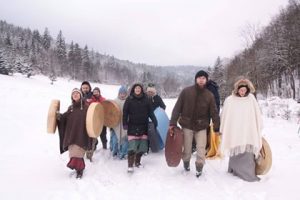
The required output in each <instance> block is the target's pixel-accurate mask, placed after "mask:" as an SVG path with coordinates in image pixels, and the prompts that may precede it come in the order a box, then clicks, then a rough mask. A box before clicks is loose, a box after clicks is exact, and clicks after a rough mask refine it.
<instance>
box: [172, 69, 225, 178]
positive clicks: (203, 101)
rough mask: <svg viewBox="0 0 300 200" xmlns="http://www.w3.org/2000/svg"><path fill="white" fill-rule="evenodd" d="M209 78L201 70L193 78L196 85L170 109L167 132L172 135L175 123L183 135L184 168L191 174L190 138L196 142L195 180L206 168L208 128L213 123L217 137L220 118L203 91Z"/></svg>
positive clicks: (190, 87) (181, 95)
mask: <svg viewBox="0 0 300 200" xmlns="http://www.w3.org/2000/svg"><path fill="white" fill-rule="evenodd" d="M207 79H208V74H207V73H206V72H205V71H203V70H201V71H199V72H197V74H196V75H195V84H194V85H192V86H189V87H186V88H184V89H183V90H182V91H181V93H180V95H179V97H178V99H177V102H176V104H175V106H174V108H173V111H172V116H171V120H170V127H169V130H170V131H169V132H170V133H171V134H172V133H173V129H174V127H176V126H177V121H178V120H179V124H180V125H181V127H182V131H183V141H184V149H183V156H182V160H183V166H184V170H185V171H190V159H191V154H192V142H193V138H195V141H196V149H197V157H196V162H195V165H196V177H199V176H201V174H202V170H203V166H204V164H205V154H206V150H205V147H206V143H207V128H208V127H209V124H210V120H211V119H212V121H213V128H214V131H215V132H216V133H217V134H218V132H219V126H220V117H219V114H218V111H217V108H216V103H215V98H214V96H213V94H212V93H211V92H210V91H209V90H208V89H207V88H206V83H207Z"/></svg>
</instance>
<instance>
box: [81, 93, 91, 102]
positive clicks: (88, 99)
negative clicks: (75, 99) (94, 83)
mask: <svg viewBox="0 0 300 200" xmlns="http://www.w3.org/2000/svg"><path fill="white" fill-rule="evenodd" d="M82 94H83V100H84V101H85V102H87V103H90V102H91V100H92V97H93V93H92V92H88V93H86V94H84V93H82Z"/></svg>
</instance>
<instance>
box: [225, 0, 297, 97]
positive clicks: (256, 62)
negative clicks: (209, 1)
mask: <svg viewBox="0 0 300 200" xmlns="http://www.w3.org/2000/svg"><path fill="white" fill-rule="evenodd" d="M243 34H244V35H245V34H247V32H243ZM248 34H249V35H250V36H249V37H246V36H245V38H250V39H251V38H252V39H253V38H254V40H252V41H251V45H249V46H247V48H246V49H244V50H243V51H242V53H240V54H238V55H236V56H235V57H234V58H232V59H231V61H230V62H229V63H228V64H227V65H226V73H227V84H226V85H228V87H227V88H228V89H227V90H229V85H231V86H232V84H233V82H234V81H235V80H234V79H235V78H236V77H239V76H245V77H247V78H250V79H251V80H252V82H253V83H254V85H255V87H256V89H257V90H258V92H259V93H261V94H263V95H264V96H268V95H278V96H282V97H290V98H294V99H297V98H300V94H299V93H300V89H299V87H300V86H299V85H300V83H299V80H300V1H299V0H290V1H289V4H288V6H287V7H286V8H285V9H282V10H281V11H280V13H279V15H278V16H277V17H276V18H274V19H273V20H272V21H271V23H270V24H269V25H268V26H267V27H265V28H264V29H263V30H262V31H261V32H260V33H257V32H256V33H255V34H254V35H255V37H253V31H249V33H248ZM248 41H249V40H248ZM248 44H249V42H248Z"/></svg>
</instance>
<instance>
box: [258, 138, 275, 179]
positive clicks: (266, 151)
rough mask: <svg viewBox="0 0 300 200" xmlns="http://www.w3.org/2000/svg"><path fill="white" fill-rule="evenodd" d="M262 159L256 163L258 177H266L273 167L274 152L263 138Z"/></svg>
mask: <svg viewBox="0 0 300 200" xmlns="http://www.w3.org/2000/svg"><path fill="white" fill-rule="evenodd" d="M260 155H261V157H260V158H259V159H258V161H257V162H256V166H255V173H256V175H264V174H266V173H268V172H269V170H270V169H271V166H272V152H271V148H270V145H269V144H268V142H267V140H266V139H265V138H262V147H261V150H260Z"/></svg>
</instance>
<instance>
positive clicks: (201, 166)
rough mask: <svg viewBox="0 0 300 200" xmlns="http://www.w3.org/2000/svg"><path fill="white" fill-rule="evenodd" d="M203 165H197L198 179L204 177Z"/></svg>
mask: <svg viewBox="0 0 300 200" xmlns="http://www.w3.org/2000/svg"><path fill="white" fill-rule="evenodd" d="M202 170H203V164H202V163H196V177H197V178H199V177H200V176H201V175H202Z"/></svg>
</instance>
